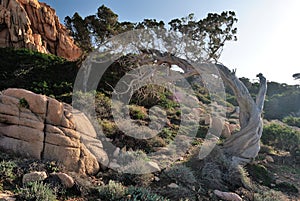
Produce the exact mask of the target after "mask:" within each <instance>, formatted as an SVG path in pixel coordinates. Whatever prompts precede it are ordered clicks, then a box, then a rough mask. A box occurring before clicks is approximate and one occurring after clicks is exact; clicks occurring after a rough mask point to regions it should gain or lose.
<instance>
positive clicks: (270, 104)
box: [264, 85, 300, 119]
mask: <svg viewBox="0 0 300 201" xmlns="http://www.w3.org/2000/svg"><path fill="white" fill-rule="evenodd" d="M284 86H285V91H284V92H283V93H277V94H274V95H272V96H270V97H269V96H268V97H267V99H266V102H265V109H264V111H265V113H264V116H265V118H266V119H283V118H284V117H287V116H290V115H298V113H299V112H300V107H299V102H300V88H296V86H288V85H287V86H286V85H284ZM274 93H275V92H274Z"/></svg>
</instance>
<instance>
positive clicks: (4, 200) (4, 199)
mask: <svg viewBox="0 0 300 201" xmlns="http://www.w3.org/2000/svg"><path fill="white" fill-rule="evenodd" d="M0 200H1V201H15V200H16V198H14V196H13V195H10V194H6V193H0Z"/></svg>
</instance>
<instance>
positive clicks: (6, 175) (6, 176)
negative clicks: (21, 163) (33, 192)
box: [0, 160, 17, 181]
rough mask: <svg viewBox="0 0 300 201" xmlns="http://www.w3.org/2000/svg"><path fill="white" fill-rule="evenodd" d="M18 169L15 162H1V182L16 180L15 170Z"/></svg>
mask: <svg viewBox="0 0 300 201" xmlns="http://www.w3.org/2000/svg"><path fill="white" fill-rule="evenodd" d="M16 167H17V164H16V163H15V162H14V161H4V160H3V161H1V162H0V181H1V180H10V181H11V180H14V179H15V178H16V174H15V173H14V169H15V168H16Z"/></svg>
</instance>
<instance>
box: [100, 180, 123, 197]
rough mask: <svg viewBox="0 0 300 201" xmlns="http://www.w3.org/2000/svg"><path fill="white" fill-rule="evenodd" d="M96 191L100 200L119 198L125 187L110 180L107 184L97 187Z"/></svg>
mask: <svg viewBox="0 0 300 201" xmlns="http://www.w3.org/2000/svg"><path fill="white" fill-rule="evenodd" d="M97 191H98V195H99V198H100V199H101V200H120V199H121V198H122V197H123V196H124V194H125V187H124V186H123V185H122V184H121V183H118V182H115V181H112V180H110V181H109V183H108V184H107V185H105V186H100V187H98V188H97Z"/></svg>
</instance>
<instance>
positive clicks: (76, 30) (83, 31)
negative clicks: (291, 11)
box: [65, 5, 237, 62]
mask: <svg viewBox="0 0 300 201" xmlns="http://www.w3.org/2000/svg"><path fill="white" fill-rule="evenodd" d="M236 22H237V18H236V16H235V13H234V12H232V11H229V12H222V13H221V14H216V13H214V14H212V13H210V14H208V15H207V17H206V18H204V19H202V20H196V19H195V18H194V14H190V15H188V17H183V18H181V19H173V20H171V21H170V22H169V23H168V24H169V26H168V27H167V26H165V23H164V22H163V21H157V20H156V19H144V21H142V22H138V23H133V22H119V21H118V15H117V14H115V13H114V12H113V11H112V10H111V9H110V8H107V7H106V6H104V5H102V6H100V7H99V8H98V11H97V13H96V14H95V15H90V16H87V17H85V18H84V19H82V18H81V17H80V16H79V14H78V13H75V14H74V16H73V17H72V18H71V17H69V16H67V17H66V18H65V24H66V27H67V28H68V29H70V31H71V35H72V36H73V37H74V39H75V41H77V43H78V44H80V47H82V48H83V49H84V50H86V51H88V52H89V51H91V50H92V48H91V47H92V46H97V45H99V44H101V43H103V42H104V41H105V40H107V39H108V38H110V37H112V36H114V35H117V34H120V33H123V32H126V31H130V30H134V29H158V30H163V29H164V30H167V29H168V30H171V31H176V32H178V33H181V34H183V35H187V36H189V37H190V38H191V39H193V40H194V41H196V42H197V46H198V47H200V48H199V49H201V50H202V52H199V54H200V55H201V57H200V58H201V60H202V61H214V62H216V61H217V60H218V59H219V57H220V55H221V53H222V50H223V47H224V44H225V42H226V41H231V40H237V38H236V33H237V28H235V27H234V24H235V23H236ZM204 55H205V56H204Z"/></svg>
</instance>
